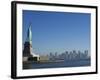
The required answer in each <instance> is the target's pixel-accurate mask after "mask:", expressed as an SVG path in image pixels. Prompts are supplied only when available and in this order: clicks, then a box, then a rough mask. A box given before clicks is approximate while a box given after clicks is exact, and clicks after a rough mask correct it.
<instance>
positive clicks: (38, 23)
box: [23, 10, 91, 54]
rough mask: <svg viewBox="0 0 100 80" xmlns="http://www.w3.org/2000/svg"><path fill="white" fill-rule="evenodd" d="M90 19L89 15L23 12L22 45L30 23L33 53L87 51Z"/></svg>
mask: <svg viewBox="0 0 100 80" xmlns="http://www.w3.org/2000/svg"><path fill="white" fill-rule="evenodd" d="M90 17H91V15H90V14H89V13H68V12H49V11H31V10H23V43H24V42H25V40H26V35H27V30H28V27H29V25H30V23H31V26H32V45H33V51H34V52H35V53H38V54H48V53H50V52H58V53H62V52H64V51H66V50H67V51H71V50H76V51H77V50H80V51H83V50H86V49H87V50H89V49H90V26H91V25H90V20H91V19H90Z"/></svg>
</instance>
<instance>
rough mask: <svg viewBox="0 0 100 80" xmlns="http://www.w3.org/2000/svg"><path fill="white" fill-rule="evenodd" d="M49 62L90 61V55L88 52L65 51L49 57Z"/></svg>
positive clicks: (51, 54)
mask: <svg viewBox="0 0 100 80" xmlns="http://www.w3.org/2000/svg"><path fill="white" fill-rule="evenodd" d="M48 57H49V60H80V59H90V54H89V52H88V50H84V51H83V52H81V51H76V50H73V51H65V52H64V53H61V54H58V53H57V52H55V53H52V52H50V54H49V55H48Z"/></svg>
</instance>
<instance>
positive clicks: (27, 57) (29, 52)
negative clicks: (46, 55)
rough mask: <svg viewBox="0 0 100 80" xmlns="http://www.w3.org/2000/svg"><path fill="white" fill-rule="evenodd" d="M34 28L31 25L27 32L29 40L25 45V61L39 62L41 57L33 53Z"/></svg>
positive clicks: (27, 39)
mask: <svg viewBox="0 0 100 80" xmlns="http://www.w3.org/2000/svg"><path fill="white" fill-rule="evenodd" d="M32 49H33V48H32V27H31V25H30V26H29V28H28V31H27V38H26V41H25V43H24V49H23V61H30V60H31V61H34V60H35V61H38V60H39V55H37V54H35V53H33V51H32Z"/></svg>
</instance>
